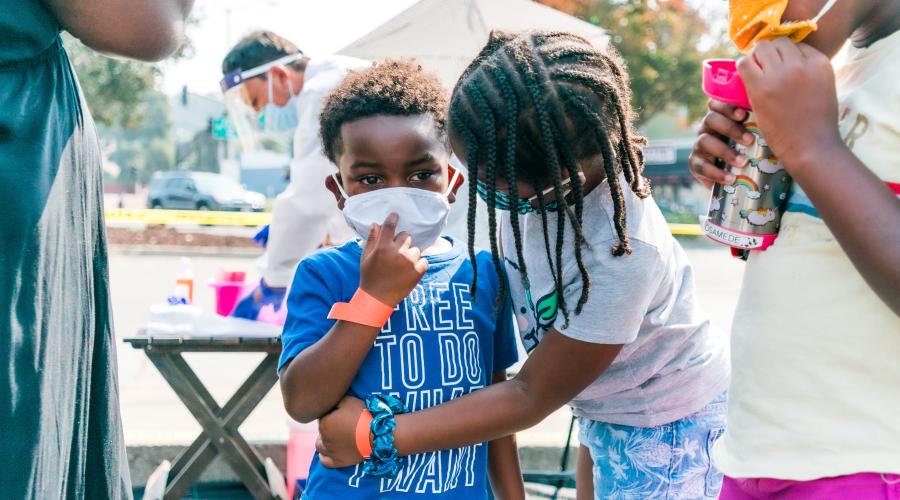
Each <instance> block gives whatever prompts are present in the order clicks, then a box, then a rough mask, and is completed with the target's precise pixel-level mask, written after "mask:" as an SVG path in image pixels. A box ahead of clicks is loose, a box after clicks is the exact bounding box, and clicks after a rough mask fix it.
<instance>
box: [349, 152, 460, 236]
mask: <svg viewBox="0 0 900 500" xmlns="http://www.w3.org/2000/svg"><path fill="white" fill-rule="evenodd" d="M459 175H460V174H459V171H458V170H454V172H453V177H452V178H451V179H450V185H449V187H447V190H446V191H444V192H443V193H438V192H435V191H428V190H426V189H419V188H412V187H392V188H381V189H376V190H374V191H367V192H365V193H360V194H357V195H354V196H348V195H347V192H346V191H344V187H343V186H342V185H341V180H340V179H339V178H338V176H337V175H335V174H332V177H333V178H334V181H335V182H336V183H337V187H338V189H339V190H340V192H341V195H342V196H343V197H344V209H343V213H344V219H345V220H346V221H347V225H349V226H350V227H351V228H353V230H354V231H356V234H358V235H359V237H360V238H362V239H363V241H365V240H367V239H368V238H369V231H370V230H371V229H372V224H378V225H381V224H383V223H384V220H385V219H387V217H388V215H390V214H392V213H395V214H397V216H398V217H397V234H400V233H401V232H406V233H408V234H409V236H410V238H411V239H412V246H414V247H418V248H419V249H420V250H425V249H426V248H428V247H430V246H432V245H434V242H436V241H437V239H438V238H440V236H441V233H442V232H443V231H444V227H446V226H447V217H449V216H450V200H449V199H448V197H449V196H450V193H451V192H452V191H453V186H454V185H455V184H456V182H457V179H458V178H459Z"/></svg>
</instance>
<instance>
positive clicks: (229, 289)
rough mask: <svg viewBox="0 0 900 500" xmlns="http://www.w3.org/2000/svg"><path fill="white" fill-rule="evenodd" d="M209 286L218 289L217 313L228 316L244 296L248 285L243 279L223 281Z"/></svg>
mask: <svg viewBox="0 0 900 500" xmlns="http://www.w3.org/2000/svg"><path fill="white" fill-rule="evenodd" d="M209 286H211V287H213V288H214V289H215V290H216V314H218V315H219V316H228V315H229V314H231V311H234V307H235V306H236V305H237V303H238V299H240V298H241V296H243V294H244V287H245V286H246V285H245V284H244V282H243V281H221V282H217V283H210V284H209Z"/></svg>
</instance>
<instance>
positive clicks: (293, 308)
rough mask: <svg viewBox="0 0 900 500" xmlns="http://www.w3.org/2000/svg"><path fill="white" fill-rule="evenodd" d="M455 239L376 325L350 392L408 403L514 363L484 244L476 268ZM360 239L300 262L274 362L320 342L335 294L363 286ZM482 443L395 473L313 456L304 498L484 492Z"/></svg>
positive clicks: (463, 388)
mask: <svg viewBox="0 0 900 500" xmlns="http://www.w3.org/2000/svg"><path fill="white" fill-rule="evenodd" d="M461 247H462V245H460V244H459V243H458V242H454V243H453V248H452V250H450V251H449V252H447V253H443V254H438V255H432V256H428V257H426V259H427V260H428V266H429V267H428V271H427V272H426V274H425V276H423V277H422V279H421V280H420V282H419V284H418V285H417V286H416V288H415V289H414V290H413V291H412V292H411V293H410V294H409V296H408V297H407V298H406V299H404V300H403V302H401V303H400V304H399V305H398V306H397V308H396V310H395V311H394V314H393V315H391V318H390V320H388V323H387V324H386V325H385V326H384V328H382V330H381V333H380V334H379V335H378V337H377V338H376V339H375V343H374V345H373V346H372V349H371V350H370V351H369V354H368V355H367V356H366V358H365V360H364V361H363V363H362V365H361V366H360V368H359V372H358V373H357V374H356V376H355V377H354V378H353V381H352V383H351V384H350V390H349V394H351V395H353V396H356V397H358V398H365V397H366V396H367V395H369V394H373V393H379V394H392V395H394V396H396V397H398V398H400V400H401V401H403V402H404V404H405V405H406V407H407V409H409V410H410V411H416V410H421V409H424V408H428V407H430V406H435V405H439V404H441V403H444V402H446V401H450V400H451V399H455V398H458V397H462V396H464V395H465V394H468V393H470V392H472V391H476V390H478V389H481V388H484V387H486V386H488V385H489V384H490V383H491V380H492V376H493V373H494V372H495V371H503V370H505V369H506V368H508V367H510V366H511V365H512V364H513V363H515V362H516V359H517V356H518V353H517V350H516V341H515V333H514V330H513V323H512V322H513V315H512V309H511V305H510V301H509V300H508V296H507V300H506V301H504V302H503V304H502V307H500V308H497V307H495V304H496V296H497V291H498V285H499V279H501V278H500V277H499V276H498V275H497V273H496V272H495V270H494V264H493V261H492V258H491V256H490V254H489V253H487V252H479V253H478V254H477V255H476V261H477V262H478V290H477V292H476V293H472V292H471V285H472V277H473V275H474V267H473V266H472V261H471V260H469V257H468V255H467V254H466V253H465V252H464V251H463V249H462V248H461ZM361 251H362V249H361V248H360V246H359V244H358V243H357V242H356V241H352V242H349V243H347V244H345V245H343V246H341V247H338V248H331V249H328V250H322V251H320V252H317V253H315V254H313V255H311V256H309V257H307V258H306V259H304V260H303V261H302V262H301V263H300V265H299V266H298V268H297V272H296V275H295V277H294V281H293V284H292V285H291V292H290V295H289V296H288V300H287V307H288V318H287V321H286V323H285V325H284V333H283V334H282V345H283V348H282V353H281V361H280V363H279V370H280V369H282V368H283V367H284V366H285V365H286V364H287V363H288V362H290V361H291V360H292V359H293V358H294V357H296V356H297V355H298V354H300V353H301V352H302V351H303V350H304V349H306V348H308V347H310V346H311V345H313V344H315V343H316V342H318V341H319V340H320V339H321V338H322V337H324V336H325V334H327V333H328V331H329V330H330V329H331V327H332V325H334V321H333V320H330V319H328V318H327V316H328V311H329V310H330V309H331V306H332V305H333V304H334V303H336V302H346V301H349V300H350V298H351V297H352V296H353V294H354V293H355V292H356V289H357V288H359V270H360V255H361ZM487 491H488V484H487V445H486V443H481V444H477V445H473V446H466V447H463V448H458V449H453V450H443V451H438V452H433V453H423V454H420V455H414V456H411V457H408V458H407V463H406V467H404V468H403V469H401V470H400V473H399V474H398V476H397V477H396V478H395V479H393V480H388V479H380V478H374V477H368V476H366V475H364V474H363V473H362V467H360V466H356V467H347V468H343V469H326V468H325V467H323V466H322V465H321V464H319V461H318V455H316V458H315V460H314V461H313V464H312V467H311V469H310V473H309V481H308V483H307V488H306V490H305V491H304V492H303V498H308V499H312V500H318V499H332V498H379V499H391V498H408V497H413V498H440V499H448V500H449V499H465V500H474V499H478V498H481V499H483V498H486V497H487Z"/></svg>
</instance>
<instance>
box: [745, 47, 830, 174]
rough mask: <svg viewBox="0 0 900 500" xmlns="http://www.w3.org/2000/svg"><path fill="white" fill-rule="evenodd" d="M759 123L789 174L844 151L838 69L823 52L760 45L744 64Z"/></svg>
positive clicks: (748, 87) (809, 48) (750, 95)
mask: <svg viewBox="0 0 900 500" xmlns="http://www.w3.org/2000/svg"><path fill="white" fill-rule="evenodd" d="M738 74H740V76H741V80H743V81H744V86H745V87H746V88H747V95H748V96H749V97H750V103H751V104H752V105H753V112H754V114H755V118H756V122H757V124H758V125H759V129H760V131H762V134H763V136H765V138H766V142H767V143H768V144H769V147H770V148H772V152H773V153H775V155H776V156H778V158H779V159H780V160H781V161H782V163H783V164H784V166H785V169H787V171H788V173H793V172H791V171H792V170H793V169H795V168H798V166H801V165H805V164H806V163H809V162H807V161H805V160H806V159H807V158H808V157H809V155H810V154H812V153H821V151H822V150H829V149H831V148H833V147H835V146H837V147H843V142H842V141H841V137H840V133H839V131H838V102H837V93H836V91H835V86H834V69H833V68H832V67H831V62H830V61H829V60H828V57H826V56H825V55H824V54H822V53H821V52H819V51H817V50H816V49H814V48H812V47H810V46H809V45H806V44H803V43H798V44H794V43H793V42H791V41H790V40H788V39H787V38H778V39H776V40H772V41H764V42H760V43H758V44H757V45H756V47H754V49H753V51H752V52H751V53H750V55H749V56H747V57H745V58H743V59H741V60H740V61H738Z"/></svg>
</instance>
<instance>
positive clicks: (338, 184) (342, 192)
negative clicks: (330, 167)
mask: <svg viewBox="0 0 900 500" xmlns="http://www.w3.org/2000/svg"><path fill="white" fill-rule="evenodd" d="M331 178H332V179H334V183H335V184H337V188H338V191H340V192H341V196H343V197H344V201H345V202H346V201H347V200H349V199H350V196H349V195H347V192H346V191H344V186H342V185H341V180H340V179H339V178H338V176H337V174H331Z"/></svg>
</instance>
